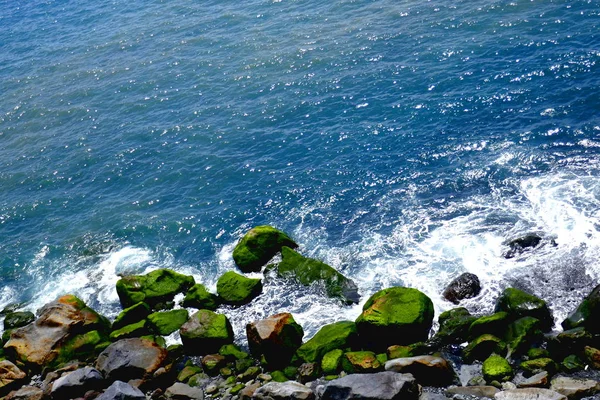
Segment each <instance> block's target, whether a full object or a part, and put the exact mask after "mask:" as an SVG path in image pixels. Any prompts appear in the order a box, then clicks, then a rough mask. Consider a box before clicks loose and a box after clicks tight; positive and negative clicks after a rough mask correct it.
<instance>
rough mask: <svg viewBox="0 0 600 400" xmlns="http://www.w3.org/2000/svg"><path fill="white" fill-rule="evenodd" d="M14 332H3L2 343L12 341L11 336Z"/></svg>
mask: <svg viewBox="0 0 600 400" xmlns="http://www.w3.org/2000/svg"><path fill="white" fill-rule="evenodd" d="M12 331H13V329H8V330H5V331H4V332H2V343H6V342H8V341H9V340H10V334H11V332H12Z"/></svg>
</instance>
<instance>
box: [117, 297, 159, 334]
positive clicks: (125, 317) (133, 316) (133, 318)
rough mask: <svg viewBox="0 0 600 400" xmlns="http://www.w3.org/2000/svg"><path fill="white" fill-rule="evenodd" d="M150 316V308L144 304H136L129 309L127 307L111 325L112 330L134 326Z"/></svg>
mask: <svg viewBox="0 0 600 400" xmlns="http://www.w3.org/2000/svg"><path fill="white" fill-rule="evenodd" d="M148 314H150V307H148V305H147V304H146V303H142V302H139V303H136V304H134V305H132V306H131V307H127V308H126V309H124V310H123V311H121V313H119V315H117V318H116V319H115V320H114V322H113V323H112V330H113V331H116V330H117V329H121V328H123V327H124V326H127V325H131V324H134V323H136V322H140V321H141V320H143V319H146V317H147V316H148Z"/></svg>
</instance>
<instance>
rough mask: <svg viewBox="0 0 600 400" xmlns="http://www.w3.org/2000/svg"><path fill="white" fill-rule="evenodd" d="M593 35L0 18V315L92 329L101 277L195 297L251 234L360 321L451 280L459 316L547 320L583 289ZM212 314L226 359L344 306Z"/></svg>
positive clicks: (500, 28)
mask: <svg viewBox="0 0 600 400" xmlns="http://www.w3.org/2000/svg"><path fill="white" fill-rule="evenodd" d="M599 24H600V2H599V1H598V0H590V1H562V0H558V1H551V0H541V1H537V0H536V1H530V0H526V1H525V0H515V1H498V0H485V1H484V0H469V1H466V0H458V1H453V2H446V1H418V2H417V1H413V0H394V1H392V0H377V1H375V0H332V1H319V0H306V1H297V0H249V1H244V2H230V1H212V0H208V1H204V2H188V1H180V0H170V1H158V0H150V1H143V2H142V1H136V0H133V1H132V0H129V1H122V0H113V1H110V2H98V3H89V2H83V1H81V0H71V1H64V0H49V1H39V0H31V1H19V0H10V1H9V0H0V93H1V94H0V308H1V307H3V306H4V305H6V304H8V303H12V302H23V303H25V308H27V309H31V310H35V309H37V308H38V307H40V306H41V305H42V304H44V303H46V302H48V301H51V300H53V299H54V298H56V297H57V296H59V295H61V294H65V293H75V294H77V295H79V296H81V297H82V298H83V299H84V300H85V301H86V302H88V303H89V304H90V305H91V306H93V307H95V308H97V309H99V310H100V311H101V312H103V313H105V314H106V315H108V316H109V317H114V316H115V315H116V314H117V313H118V311H119V309H120V307H119V304H118V298H117V295H116V291H115V289H114V285H115V282H116V281H117V279H118V274H128V273H142V272H145V271H149V270H152V269H155V268H159V267H169V268H173V269H175V270H177V271H180V272H183V273H189V274H192V275H194V276H195V278H196V280H197V281H199V282H201V283H203V284H205V285H207V287H209V288H211V289H213V290H214V288H215V284H216V280H217V279H218V277H219V276H220V274H222V273H223V272H225V271H228V270H231V269H234V268H235V265H234V263H233V260H232V258H231V252H232V250H233V247H234V246H235V243H236V242H237V241H238V240H239V238H240V237H241V236H242V235H243V233H244V232H245V231H247V230H248V229H249V228H251V227H252V226H255V225H260V224H271V225H274V226H276V227H279V228H280V229H282V230H284V231H286V232H288V233H289V234H290V235H291V236H293V237H294V238H295V239H296V240H297V241H298V242H299V244H300V245H301V252H302V253H303V254H305V255H307V256H310V257H315V258H319V259H321V260H323V261H325V262H327V263H329V264H330V265H332V266H334V267H335V268H337V269H338V270H340V271H341V272H342V273H344V274H345V275H347V276H349V277H351V278H352V279H354V280H355V282H356V283H357V285H358V287H359V290H360V294H361V295H362V297H363V300H366V298H367V297H368V296H369V295H370V294H372V293H374V292H375V291H377V290H379V289H381V288H385V287H389V286H392V285H405V286H411V287H415V288H418V289H420V290H422V291H424V292H425V293H426V294H428V295H429V296H430V297H431V298H432V300H433V301H434V303H435V308H436V312H438V313H439V312H441V311H443V310H446V309H449V308H451V307H453V305H452V304H450V303H448V302H446V301H444V300H443V299H442V298H441V295H440V293H441V291H442V290H443V288H444V287H445V286H446V284H447V283H448V282H449V281H450V280H451V279H453V278H454V277H456V276H458V275H459V274H460V273H462V272H466V271H468V272H473V273H475V274H477V275H478V276H479V278H480V280H481V282H482V285H483V291H482V293H481V294H480V295H479V296H478V297H477V298H475V299H471V300H467V301H464V305H465V306H466V307H468V308H469V309H470V310H471V311H472V312H477V313H484V312H490V311H491V310H493V307H494V301H495V299H496V297H497V295H498V293H499V292H500V291H501V290H502V289H503V288H505V287H507V286H517V287H520V288H522V289H524V290H528V291H530V292H532V293H535V294H536V295H538V296H541V297H543V298H544V299H546V300H547V301H548V302H549V303H550V305H551V307H552V308H553V310H554V313H555V316H556V319H557V322H560V321H561V320H562V319H563V318H564V317H565V315H566V314H567V313H568V312H569V311H570V310H571V309H573V308H574V307H575V305H576V304H577V302H578V301H579V300H580V299H581V298H582V297H583V296H584V295H585V294H586V293H588V292H589V291H590V290H591V289H592V288H593V287H594V286H595V285H596V284H598V280H599V275H600V261H599V260H600V257H599V256H600V181H599V176H600V94H599V93H600V65H599V64H600V35H599V32H600V29H599ZM527 233H537V234H540V235H542V236H543V237H544V238H545V243H546V244H545V245H544V246H541V247H540V248H537V249H535V250H534V251H531V252H526V253H524V254H523V255H521V256H519V257H516V258H513V259H505V258H504V257H503V256H502V255H503V253H504V252H505V251H506V250H507V246H506V241H507V240H510V239H514V238H517V237H519V236H521V235H523V234H527ZM550 239H554V240H555V241H556V243H557V244H558V246H556V247H553V246H550V245H548V244H547V243H548V242H549V240H550ZM221 311H222V312H224V313H226V314H227V315H229V316H230V317H231V319H232V320H233V322H234V327H235V328H236V332H237V335H238V340H240V341H243V330H244V329H243V327H244V325H245V323H247V322H249V321H252V320H254V319H257V318H261V317H264V316H267V315H270V314H273V313H275V312H280V311H290V312H292V313H293V314H294V316H295V317H296V319H297V320H298V321H299V322H300V323H301V324H302V325H303V326H304V328H305V330H306V333H307V336H310V335H312V334H314V333H315V332H316V330H317V329H318V328H319V327H320V326H321V325H323V324H325V323H329V322H332V321H336V320H340V319H354V318H356V316H358V314H359V313H360V305H357V306H343V305H341V304H339V303H337V302H336V301H334V300H329V299H326V298H324V297H323V296H321V295H320V293H319V292H318V290H315V289H314V288H303V287H299V286H297V285H294V284H293V283H290V282H283V281H277V280H275V281H273V280H271V281H268V282H266V283H265V290H264V294H263V295H262V296H260V297H259V298H258V299H256V300H255V301H254V302H253V303H252V304H250V305H248V306H244V307H241V308H238V309H231V308H225V307H224V308H222V309H221Z"/></svg>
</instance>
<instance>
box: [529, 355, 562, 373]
mask: <svg viewBox="0 0 600 400" xmlns="http://www.w3.org/2000/svg"><path fill="white" fill-rule="evenodd" d="M520 367H521V369H522V370H523V371H525V376H532V375H535V374H537V373H540V372H543V371H546V372H547V373H548V375H550V376H552V375H554V374H555V373H556V371H557V369H558V366H557V365H556V363H555V362H554V360H552V359H551V358H536V359H534V360H528V361H523V362H522V363H521V365H520Z"/></svg>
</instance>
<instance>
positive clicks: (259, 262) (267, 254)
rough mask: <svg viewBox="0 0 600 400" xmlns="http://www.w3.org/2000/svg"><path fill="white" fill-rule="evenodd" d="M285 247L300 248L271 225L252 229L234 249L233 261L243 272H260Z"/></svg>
mask: <svg viewBox="0 0 600 400" xmlns="http://www.w3.org/2000/svg"><path fill="white" fill-rule="evenodd" d="M283 246H287V247H290V248H293V249H295V248H296V247H298V245H297V244H296V242H294V241H293V240H292V239H291V238H290V237H289V236H288V235H286V234H285V233H283V232H281V231H280V230H278V229H275V228H273V227H272V226H269V225H262V226H257V227H254V228H252V229H250V230H249V231H248V232H247V233H246V234H245V235H244V237H243V238H242V239H241V240H240V241H239V243H238V244H237V245H236V246H235V249H233V260H234V261H235V263H236V265H237V266H238V268H239V269H240V270H241V271H242V272H258V271H260V270H261V268H262V267H263V266H264V265H265V264H266V263H267V262H268V261H269V260H270V259H271V258H273V256H275V254H277V253H279V252H280V251H281V248H282V247H283Z"/></svg>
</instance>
